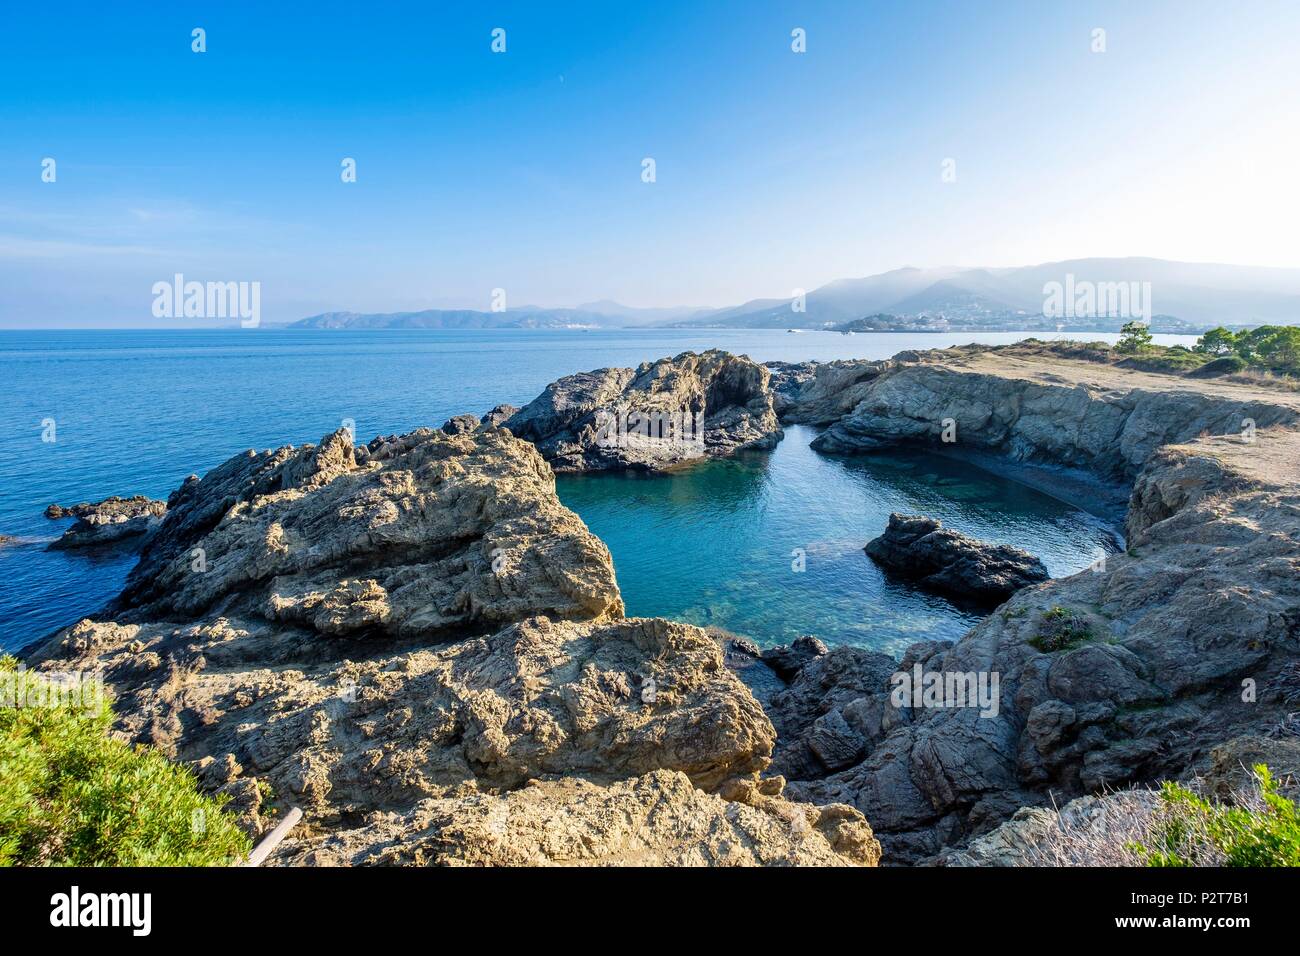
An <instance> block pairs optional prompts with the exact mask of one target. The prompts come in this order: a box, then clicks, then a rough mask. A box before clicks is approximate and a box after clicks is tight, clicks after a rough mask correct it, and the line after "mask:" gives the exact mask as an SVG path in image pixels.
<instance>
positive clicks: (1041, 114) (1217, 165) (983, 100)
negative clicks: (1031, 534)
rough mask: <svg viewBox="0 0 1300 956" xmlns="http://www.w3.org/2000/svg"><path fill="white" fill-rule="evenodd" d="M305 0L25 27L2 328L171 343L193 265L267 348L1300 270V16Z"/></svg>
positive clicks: (27, 12) (9, 26)
mask: <svg viewBox="0 0 1300 956" xmlns="http://www.w3.org/2000/svg"><path fill="white" fill-rule="evenodd" d="M289 6H291V5H290V4H281V3H270V2H235V0H223V2H211V3H186V2H169V3H167V4H144V3H105V2H96V3H80V2H66V3H59V4H57V5H49V4H32V3H16V2H15V3H6V4H5V5H4V8H3V12H0V325H3V326H22V327H29V328H30V327H52V326H58V325H106V326H143V325H150V324H155V323H156V321H157V320H154V319H153V318H152V317H151V314H150V306H151V303H152V301H153V297H152V294H151V292H150V287H151V286H152V284H153V283H154V282H157V281H159V280H165V279H169V278H170V277H171V276H172V275H173V274H174V273H176V272H181V273H183V274H184V275H185V276H186V278H187V279H198V280H201V281H202V280H220V281H239V280H246V281H253V280H256V281H259V282H260V283H261V286H262V312H263V316H264V318H265V320H267V321H273V322H274V321H287V320H292V319H296V318H300V317H302V316H304V315H308V314H312V313H315V312H321V311H327V310H334V309H353V310H358V311H389V310H397V309H417V308H428V307H438V306H444V307H445V306H467V307H477V308H487V307H488V305H489V301H490V295H491V291H492V289H494V288H498V287H499V288H504V289H506V290H507V295H508V301H509V303H510V304H511V305H522V304H526V303H532V304H539V305H575V304H578V303H580V302H584V301H589V300H594V299H600V298H614V299H617V300H619V301H622V302H625V303H627V304H630V305H640V306H661V305H681V304H687V305H731V304H736V303H738V302H740V301H743V300H745V299H749V298H753V297H758V296H774V297H775V296H787V295H789V293H790V290H791V289H792V288H796V287H799V288H807V289H812V288H815V287H816V286H818V285H820V284H822V283H824V282H826V281H829V280H832V279H836V278H842V277H848V276H862V275H869V274H871V273H875V272H880V271H884V270H887V269H891V268H896V267H898V266H903V265H918V266H934V265H968V266H976V265H989V266H1003V265H1022V264H1028V263H1034V262H1043V261H1051V260H1058V259H1065V258H1073V257H1083V256H1110V255H1148V256H1157V257H1162V258H1170V259H1183V260H1192V261H1216V262H1231V263H1240V264H1251V265H1276V266H1293V267H1294V266H1297V265H1300V238H1297V230H1296V222H1297V219H1298V218H1300V165H1298V164H1300V53H1298V52H1297V51H1298V50H1300V3H1297V2H1295V0H1276V2H1274V0H1242V2H1238V3H1223V2H1198V0H1177V2H1158V0H1150V2H1148V0H1126V2H1119V3H1090V2H1070V3H1065V2H1051V0H1025V2H1014V3H1010V2H1008V3H999V2H970V0H955V2H924V0H916V2H904V0H900V2H891V3H875V2H862V0H859V2H843V3H806V2H804V3H774V2H761V0H751V2H735V3H725V2H721V0H718V2H713V0H710V2H701V0H687V2H673V0H657V2H653V3H613V2H610V3H589V4H576V3H574V4H559V3H546V4H543V3H536V2H534V3H519V4H503V3H472V4H470V3H455V4H453V3H433V2H427V0H426V2H422V3H410V4H400V3H357V2H349V3H332V2H316V3H312V4H302V5H300V7H301V9H300V12H290V11H289V10H288V7H289ZM195 27H202V28H204V29H205V30H206V34H207V52H205V53H201V54H200V53H194V52H192V51H191V43H192V40H191V30H192V29H194V28H195ZM497 27H500V28H503V29H504V30H505V31H506V52H505V53H503V54H494V53H493V52H492V50H491V42H492V36H491V31H492V30H493V29H494V28H497ZM797 27H798V28H803V29H804V30H805V31H806V36H807V52H806V53H803V54H797V53H794V52H792V50H791V42H792V41H791V31H792V30H793V29H795V28H797ZM1095 28H1102V29H1104V30H1105V31H1106V34H1105V44H1106V49H1105V52H1104V53H1094V52H1092V49H1091V47H1092V45H1093V42H1094V41H1093V30H1094V29H1095ZM47 157H49V158H53V159H54V160H55V161H56V163H57V166H56V175H57V178H56V181H55V182H53V183H47V182H42V178H41V176H42V160H43V159H45V158H47ZM345 157H351V158H354V159H355V160H356V163H357V182H356V183H343V182H341V179H340V163H341V161H342V160H343V159H344V158H345ZM646 157H651V158H653V159H654V160H655V163H656V181H655V182H654V183H645V182H643V181H642V160H643V159H644V158H646ZM945 159H952V160H954V161H955V171H956V180H955V181H954V182H944V181H943V177H942V175H941V174H942V171H943V165H942V164H943V162H944V160H945Z"/></svg>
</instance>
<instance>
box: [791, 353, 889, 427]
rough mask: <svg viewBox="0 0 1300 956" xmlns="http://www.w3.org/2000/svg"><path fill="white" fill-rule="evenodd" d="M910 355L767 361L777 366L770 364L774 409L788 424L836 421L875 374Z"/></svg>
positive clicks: (850, 408)
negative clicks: (882, 358)
mask: <svg viewBox="0 0 1300 956" xmlns="http://www.w3.org/2000/svg"><path fill="white" fill-rule="evenodd" d="M912 357H913V353H906V352H905V353H902V354H901V355H899V356H895V357H894V358H893V359H889V360H887V361H883V362H870V361H866V360H851V359H850V360H840V361H835V362H804V363H801V364H789V363H768V366H769V367H772V366H777V367H776V368H773V385H774V388H775V390H776V394H777V406H776V409H777V413H778V415H779V416H780V418H781V421H783V422H786V423H789V424H799V425H826V424H830V423H831V422H837V421H839V420H840V419H841V418H843V417H844V416H845V415H847V414H848V413H849V412H851V411H853V409H854V408H855V407H856V406H857V404H858V402H860V401H862V399H863V398H864V397H865V396H866V395H867V393H868V391H869V389H870V385H871V383H872V382H873V381H875V379H876V378H877V377H879V376H880V375H881V374H882V373H884V372H885V371H887V370H889V369H891V368H894V367H896V366H898V365H899V364H902V363H903V362H905V361H907V360H909V359H910V358H912Z"/></svg>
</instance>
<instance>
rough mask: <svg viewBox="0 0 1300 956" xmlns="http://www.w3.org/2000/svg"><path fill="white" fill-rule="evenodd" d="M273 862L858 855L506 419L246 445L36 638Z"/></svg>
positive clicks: (191, 484)
mask: <svg viewBox="0 0 1300 956" xmlns="http://www.w3.org/2000/svg"><path fill="white" fill-rule="evenodd" d="M29 663H31V664H32V665H34V666H35V667H37V668H38V669H40V670H43V671H44V670H58V669H67V668H72V669H77V670H93V671H97V672H100V673H102V674H103V676H104V681H105V683H106V685H107V686H108V688H109V689H110V690H111V691H112V692H113V694H114V697H115V703H114V708H115V711H116V713H117V721H116V729H117V731H118V732H120V733H121V734H122V735H124V736H125V737H126V738H127V739H130V740H132V741H135V742H139V743H145V744H149V745H152V746H155V747H158V748H160V749H162V750H163V751H164V752H165V753H167V754H169V755H170V756H172V757H173V758H174V759H176V760H180V761H185V762H187V763H189V764H191V765H192V766H193V767H194V768H195V770H196V772H197V773H198V776H199V779H200V781H201V783H202V785H203V786H204V787H205V788H207V789H209V790H212V791H215V792H218V793H223V794H226V795H228V796H230V797H231V798H232V806H233V807H234V808H235V809H236V811H237V812H239V813H241V814H242V817H241V819H242V820H243V823H244V825H245V826H246V827H247V828H248V829H249V830H250V831H251V832H254V833H256V832H259V831H262V830H264V829H266V828H268V827H269V826H271V825H273V824H274V822H275V820H274V818H273V817H272V816H271V815H270V813H269V808H270V807H271V806H273V805H278V806H280V807H284V806H287V805H297V806H300V807H302V808H303V810H304V812H305V814H306V817H305V819H304V821H303V823H302V824H301V825H300V826H299V827H298V828H297V829H296V830H295V831H294V832H293V834H292V836H291V837H290V839H289V840H288V841H286V842H285V843H284V844H283V845H282V846H281V848H280V850H279V851H277V854H276V856H275V857H273V861H275V862H279V863H427V862H440V863H502V864H510V863H520V864H551V863H573V862H591V863H637V862H641V863H651V862H653V863H674V864H696V863H699V864H709V863H729V864H730V863H750V864H774V863H785V864H788V863H817V864H826V863H838V864H864V863H866V864H870V863H874V862H875V861H876V860H877V859H878V857H879V846H878V844H877V843H876V842H875V839H874V837H873V836H872V835H871V831H870V827H869V826H868V825H867V822H866V820H865V819H864V818H863V817H862V815H861V814H860V813H859V812H858V811H856V810H854V809H852V808H850V807H836V806H829V807H811V806H805V805H801V804H797V803H794V802H792V801H790V800H787V799H785V798H783V797H782V796H781V791H782V783H781V782H780V781H775V780H766V781H761V782H760V781H758V779H757V774H758V773H759V772H760V771H761V770H763V769H764V768H765V767H766V766H767V765H768V763H769V761H770V757H771V753H772V750H773V747H774V744H775V731H774V730H773V727H772V724H771V722H770V720H769V719H768V718H767V716H766V715H765V714H764V712H763V710H762V708H761V707H760V706H759V704H758V702H757V701H756V700H755V699H754V697H753V695H752V694H751V693H750V692H749V691H748V690H747V689H746V688H745V686H744V685H743V684H742V683H741V682H740V680H739V679H737V678H736V676H735V675H733V674H732V673H731V672H730V671H728V670H727V668H726V667H725V666H724V665H723V653H722V649H721V647H720V646H719V644H718V642H717V641H716V640H715V639H714V638H713V637H711V636H710V635H708V634H706V633H705V632H704V631H702V630H700V629H699V628H696V627H692V626H690V625H685V624H676V623H671V622H668V621H664V620H659V619H646V620H640V619H625V618H624V617H623V603H622V599H621V597H620V595H619V591H618V587H617V584H616V583H615V579H614V573H613V565H612V563H611V561H610V557H609V552H608V550H607V549H606V548H605V546H604V545H603V544H602V543H601V542H600V541H599V540H598V539H597V538H595V537H594V536H593V535H592V534H591V533H590V532H589V531H588V530H587V529H586V527H585V526H584V525H583V523H582V521H581V520H580V519H579V518H578V517H577V516H576V515H574V514H573V513H572V512H570V511H569V510H568V509H566V508H564V507H563V506H562V505H561V504H560V502H559V500H558V499H557V498H556V496H555V486H554V475H553V473H552V471H551V469H550V467H549V466H548V465H547V464H546V462H545V461H544V460H543V459H542V457H541V455H540V454H539V453H538V451H537V449H536V448H534V447H533V446H532V445H530V444H528V443H527V442H524V441H521V440H518V439H516V438H514V437H513V436H512V435H511V434H510V433H509V432H508V431H506V430H504V429H500V428H486V429H477V430H475V431H474V432H471V433H462V434H447V433H445V432H442V431H432V430H428V429H421V430H418V431H416V432H413V433H411V434H409V435H402V436H391V437H388V438H383V439H377V440H376V441H374V442H371V443H370V444H369V445H368V446H366V453H365V454H364V455H361V456H360V460H358V456H357V454H356V450H355V449H354V448H353V445H352V441H351V437H350V435H349V433H348V432H347V431H346V430H340V431H339V432H335V433H334V434H332V435H328V436H326V437H325V438H324V439H322V441H321V442H320V444H319V445H305V446H302V447H296V448H295V447H285V448H280V449H277V450H274V451H266V452H260V453H259V452H248V453H246V454H244V455H238V456H236V457H235V458H232V459H231V460H230V461H228V462H226V463H225V464H223V465H220V466H218V467H217V468H215V469H213V470H212V471H210V472H208V473H207V474H206V475H204V476H203V477H202V478H192V479H190V480H187V481H186V483H185V484H183V485H182V486H181V487H180V488H179V489H178V490H177V491H176V492H175V493H173V495H172V496H171V498H170V499H169V510H168V513H167V516H166V518H165V519H164V521H163V525H162V527H161V528H160V529H159V531H158V532H157V533H156V534H155V535H154V536H153V537H152V538H151V539H150V541H149V543H148V545H147V546H146V547H145V549H144V551H143V553H142V555H141V558H140V562H139V564H138V565H137V566H136V568H135V569H134V570H133V571H132V573H131V575H130V577H129V579H128V582H127V585H126V587H125V589H124V590H123V593H122V595H121V596H120V598H119V599H118V601H117V603H116V605H115V607H114V608H113V609H112V613H111V615H110V616H107V617H105V618H103V619H97V620H95V619H91V620H84V621H81V622H79V623H78V624H76V625H74V626H73V627H71V628H68V629H66V630H64V631H63V632H61V633H59V634H58V635H56V636H54V637H53V638H52V639H51V640H50V641H48V642H46V643H45V644H44V645H43V646H42V647H40V648H38V649H37V650H36V651H35V652H34V653H33V654H32V655H31V657H30V660H29Z"/></svg>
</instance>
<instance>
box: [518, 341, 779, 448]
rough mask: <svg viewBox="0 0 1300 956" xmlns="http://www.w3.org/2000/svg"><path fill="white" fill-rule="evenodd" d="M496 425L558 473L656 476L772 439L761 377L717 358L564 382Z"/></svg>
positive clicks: (739, 359) (774, 431) (767, 385)
mask: <svg viewBox="0 0 1300 956" xmlns="http://www.w3.org/2000/svg"><path fill="white" fill-rule="evenodd" d="M502 424H503V425H504V427H506V428H508V429H509V430H510V431H511V432H513V433H514V434H515V435H517V436H519V437H520V438H524V439H526V440H528V441H531V442H533V443H534V444H536V445H537V447H538V449H539V450H540V451H541V452H542V454H543V456H545V458H546V460H547V461H548V462H550V463H551V466H552V467H553V468H555V470H556V471H561V472H577V471H601V470H641V471H665V470H669V469H672V468H676V467H679V466H681V465H684V464H688V463H690V462H693V461H699V460H702V459H705V458H710V457H722V456H726V455H731V454H734V453H735V452H738V451H741V450H745V449H765V448H771V447H773V446H774V445H775V444H776V442H777V441H778V440H779V439H780V437H781V426H780V423H779V422H778V421H777V417H776V412H775V411H774V409H773V395H772V389H771V375H770V373H769V372H768V370H767V369H766V368H764V367H763V366H761V365H757V364H755V363H754V362H752V361H750V360H749V359H748V358H747V357H745V356H743V355H742V356H736V355H731V354H729V353H727V352H722V351H717V350H710V351H707V352H704V353H702V354H699V355H697V354H695V353H694V352H683V353H682V354H681V355H678V356H676V357H674V358H671V359H660V360H659V361H657V362H647V363H645V364H643V365H641V366H639V367H638V368H636V369H628V368H605V369H597V370H595V371H593V372H583V373H580V374H578V375H569V376H566V377H565V378H562V379H560V380H559V381H557V382H552V383H551V384H550V385H548V386H547V387H546V390H545V391H544V392H543V393H542V394H541V395H540V396H538V397H537V398H535V399H534V400H533V401H531V402H529V403H528V404H527V405H526V406H524V407H523V408H522V409H521V410H520V411H518V412H516V413H515V414H514V415H512V416H510V418H508V419H506V420H505V421H504V422H503V423H502Z"/></svg>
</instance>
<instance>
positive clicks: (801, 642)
mask: <svg viewBox="0 0 1300 956" xmlns="http://www.w3.org/2000/svg"><path fill="white" fill-rule="evenodd" d="M828 653H830V651H829V649H828V648H827V647H826V645H825V644H823V643H822V642H821V641H819V640H818V639H817V638H815V637H813V636H812V635H811V634H805V635H804V636H803V637H796V638H795V639H794V641H793V642H791V643H789V644H782V645H781V646H779V647H769V648H767V650H765V651H763V652H762V654H761V655H760V656H761V657H762V660H763V663H765V664H767V666H768V667H770V668H772V670H774V671H776V673H777V675H778V676H779V677H780V678H781V679H782V680H786V681H789V680H792V679H793V678H794V676H795V675H796V674H798V673H799V672H800V671H801V670H803V668H804V665H806V664H808V663H809V662H811V661H812V660H813V659H814V658H817V657H821V656H822V655H823V654H828Z"/></svg>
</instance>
